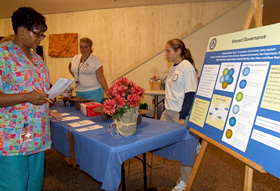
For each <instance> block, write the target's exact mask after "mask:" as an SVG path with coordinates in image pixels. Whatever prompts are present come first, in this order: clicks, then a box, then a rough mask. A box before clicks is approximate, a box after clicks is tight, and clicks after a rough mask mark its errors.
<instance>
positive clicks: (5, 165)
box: [0, 152, 45, 191]
mask: <svg viewBox="0 0 280 191" xmlns="http://www.w3.org/2000/svg"><path fill="white" fill-rule="evenodd" d="M44 156H45V153H44V152H40V153H36V154H32V155H25V156H0V191H7V190H11V191H40V190H42V185H43V179H44Z"/></svg>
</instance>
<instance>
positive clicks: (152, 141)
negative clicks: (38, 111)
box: [51, 102, 198, 191]
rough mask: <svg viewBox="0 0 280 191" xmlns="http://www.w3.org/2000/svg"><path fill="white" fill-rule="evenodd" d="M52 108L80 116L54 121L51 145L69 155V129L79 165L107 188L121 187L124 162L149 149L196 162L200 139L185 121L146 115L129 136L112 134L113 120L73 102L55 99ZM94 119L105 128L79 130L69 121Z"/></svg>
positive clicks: (182, 160)
mask: <svg viewBox="0 0 280 191" xmlns="http://www.w3.org/2000/svg"><path fill="white" fill-rule="evenodd" d="M51 109H52V110H57V111H58V112H60V113H69V114H70V116H78V117H79V119H75V120H72V121H62V122H54V121H51V134H52V146H53V148H54V149H56V150H57V151H58V152H60V153H62V154H63V155H64V156H66V157H70V151H69V144H68V139H67V133H69V132H71V133H72V134H73V137H74V145H75V158H76V163H77V164H78V165H79V166H80V169H81V170H82V171H84V172H86V173H88V174H89V175H90V176H92V177H93V178H94V179H96V180H97V181H100V182H102V189H104V190H110V191H114V190H118V188H119V185H120V181H121V165H122V164H123V162H124V161H126V160H128V159H130V158H132V157H135V156H138V155H140V154H143V153H146V152H153V154H156V155H159V156H162V157H164V158H167V159H170V160H176V161H180V162H181V164H183V165H190V166H192V165H193V161H194V156H195V152H196V146H197V144H198V139H197V138H196V137H195V136H194V135H192V134H191V133H190V132H189V130H188V129H187V128H185V126H183V125H179V124H174V123H170V122H165V121H159V120H155V119H150V118H146V117H143V118H142V122H141V123H140V124H138V126H137V130H136V133H135V134H134V135H131V136H129V137H122V136H115V135H114V136H112V135H111V134H110V132H109V131H108V126H109V125H110V124H111V123H112V121H111V120H103V119H102V118H101V117H100V116H95V117H86V116H84V115H82V114H81V113H80V112H79V110H77V109H75V107H74V106H71V107H64V106H63V104H61V103H59V102H56V106H51ZM86 119H87V120H91V121H94V122H95V125H101V126H103V128H100V129H95V130H88V131H84V132H78V131H77V130H76V129H79V128H84V127H79V128H73V127H71V126H70V125H69V123H72V122H75V121H81V120H86Z"/></svg>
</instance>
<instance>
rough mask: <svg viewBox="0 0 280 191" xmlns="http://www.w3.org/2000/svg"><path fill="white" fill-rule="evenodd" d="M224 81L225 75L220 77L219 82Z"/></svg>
mask: <svg viewBox="0 0 280 191" xmlns="http://www.w3.org/2000/svg"><path fill="white" fill-rule="evenodd" d="M224 81H225V76H221V77H220V83H221V84H222V83H223V82H224Z"/></svg>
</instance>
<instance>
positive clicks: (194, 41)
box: [125, 1, 250, 116]
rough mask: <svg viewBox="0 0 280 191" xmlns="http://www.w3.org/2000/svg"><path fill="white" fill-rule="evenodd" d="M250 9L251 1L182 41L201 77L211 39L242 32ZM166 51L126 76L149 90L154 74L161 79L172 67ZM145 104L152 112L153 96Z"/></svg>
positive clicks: (148, 96)
mask: <svg viewBox="0 0 280 191" xmlns="http://www.w3.org/2000/svg"><path fill="white" fill-rule="evenodd" d="M249 7H250V1H245V2H243V3H241V4H240V5H238V6H237V7H235V8H233V9H232V10H230V11H228V12H227V13H225V14H224V15H222V16H220V17H218V18H216V19H215V20H214V21H212V22H211V23H209V24H207V25H205V26H204V27H202V28H200V29H199V30H197V31H195V32H193V33H192V34H191V35H188V36H187V37H186V38H184V39H182V40H183V41H184V43H185V45H186V47H187V48H189V49H190V50H191V52H192V55H193V58H194V61H195V64H196V68H197V69H198V75H200V72H201V69H202V65H203V62H204V56H205V51H206V47H207V44H208V40H209V38H210V37H213V36H218V35H221V34H227V33H232V32H236V31H240V30H242V27H243V24H244V22H245V19H246V16H247V12H248V10H249ZM164 49H165V47H162V50H163V51H162V52H161V53H159V54H158V55H156V56H155V57H153V58H151V59H150V60H149V61H147V62H145V63H143V64H142V65H141V66H139V67H138V68H136V69H135V70H133V71H131V72H129V73H128V74H126V75H125V77H127V78H128V79H130V80H132V81H134V82H135V83H136V84H137V85H139V86H141V87H142V88H144V89H149V88H150V87H149V79H150V78H151V77H152V76H153V75H154V74H156V75H158V76H159V77H164V76H166V74H167V73H168V70H169V67H170V66H171V65H172V64H171V63H168V62H167V61H166V59H165V55H164ZM163 98H164V97H160V99H163ZM143 102H145V103H147V104H148V105H149V109H150V110H151V109H152V108H153V105H152V96H150V95H146V96H144V99H143ZM152 114H153V112H150V113H149V114H148V115H150V116H152Z"/></svg>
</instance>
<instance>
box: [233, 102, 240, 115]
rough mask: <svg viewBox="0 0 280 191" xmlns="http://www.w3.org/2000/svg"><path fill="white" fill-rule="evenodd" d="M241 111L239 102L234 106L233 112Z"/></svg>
mask: <svg viewBox="0 0 280 191" xmlns="http://www.w3.org/2000/svg"><path fill="white" fill-rule="evenodd" d="M239 111H240V107H239V105H237V104H236V105H234V106H233V108H232V112H233V113H234V114H237V113H238V112H239Z"/></svg>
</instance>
